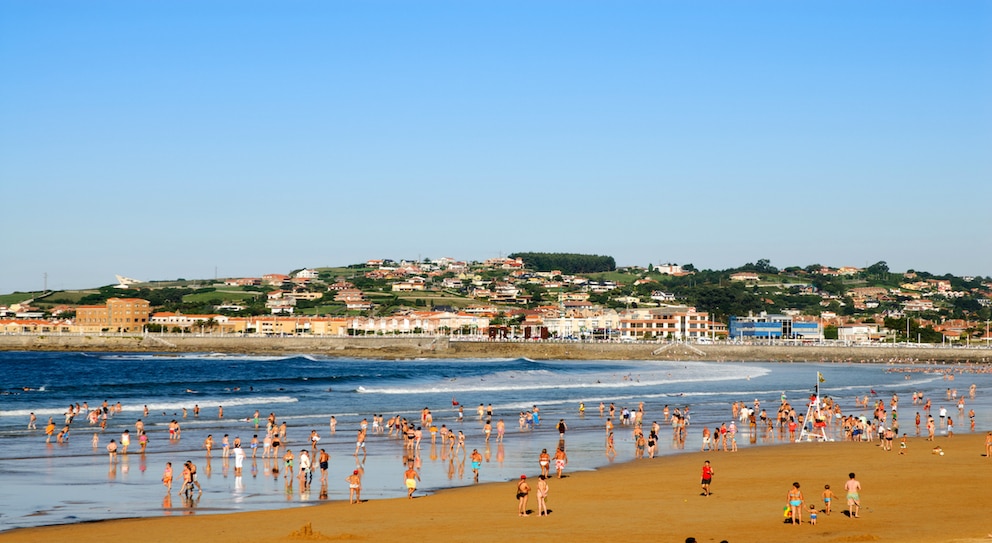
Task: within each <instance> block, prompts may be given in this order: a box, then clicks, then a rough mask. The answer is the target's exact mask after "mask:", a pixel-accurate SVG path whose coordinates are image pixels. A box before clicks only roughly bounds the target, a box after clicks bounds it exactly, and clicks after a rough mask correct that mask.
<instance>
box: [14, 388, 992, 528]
mask: <svg viewBox="0 0 992 543" xmlns="http://www.w3.org/2000/svg"><path fill="white" fill-rule="evenodd" d="M921 371H922V369H921ZM944 375H945V378H946V379H947V380H948V381H953V377H954V373H953V372H946V373H945V374H944ZM975 394H976V387H975V385H971V386H970V387H969V388H968V391H967V393H966V394H961V395H958V392H957V390H956V389H955V388H953V387H948V388H947V391H946V396H945V397H944V398H943V399H940V400H936V399H934V398H928V397H926V395H925V394H924V393H923V392H918V391H914V392H913V393H912V405H913V409H914V410H916V412H915V415H914V416H913V417H911V419H912V420H913V425H914V427H915V428H914V434H915V436H917V437H919V436H921V435H922V432H923V431H925V432H926V439H927V440H928V441H934V440H935V439H937V433H938V430H939V431H941V432H942V434H943V436H944V437H946V438H951V437H952V436H953V432H954V418H955V417H954V416H952V414H951V411H950V410H949V409H948V407H947V406H945V405H944V404H947V405H950V406H954V407H956V409H957V417H956V418H957V419H958V420H959V421H963V420H964V417H965V416H966V414H967V416H968V418H969V421H970V428H971V430H972V431H974V429H975V413H974V410H973V409H971V410H967V413H966V409H967V407H968V406H967V401H970V400H974V398H975ZM886 400H887V401H886ZM899 401H900V398H899V396H898V395H897V394H891V396H889V397H888V398H882V397H881V396H880V395H879V394H878V393H877V392H876V391H874V390H870V391H869V392H868V393H867V394H865V395H864V396H860V395H859V396H858V397H856V398H855V399H854V406H853V410H854V411H855V412H857V413H858V414H845V413H844V411H843V410H842V408H841V405H840V402H839V401H837V400H836V399H834V398H832V397H829V396H827V397H821V396H819V395H817V394H813V395H811V396H810V397H809V398H808V399H806V398H804V399H803V400H802V401H801V402H799V403H798V404H796V405H794V404H793V402H792V401H790V400H789V399H788V398H787V397H786V394H785V393H782V395H781V397H780V398H779V404H778V406H777V408H775V409H771V408H768V407H765V406H763V405H762V403H761V402H760V401H759V400H758V399H755V400H754V401H753V402H748V401H735V402H733V403H732V404H731V405H729V406H728V413H727V414H728V415H729V418H728V421H727V422H721V423H720V424H719V425H717V424H712V423H711V424H704V425H703V428H702V430H701V446H700V450H701V451H704V452H709V451H712V452H718V451H722V452H731V453H732V452H736V451H737V450H738V442H737V440H738V434H739V433H743V434H745V435H746V438H747V439H748V440H749V442H750V443H752V444H753V443H756V442H757V440H758V439H762V440H763V441H764V440H769V441H770V440H776V439H777V440H779V441H781V442H796V441H800V440H802V439H806V440H813V439H817V440H824V441H826V440H846V441H855V442H861V443H867V444H877V445H878V446H879V447H880V448H881V450H883V451H891V450H894V442H896V440H898V445H899V447H898V449H899V451H900V452H899V454H907V450H908V439H907V434H906V433H905V432H904V433H903V434H902V436H901V438H900V437H899V430H900V424H899V407H900V405H899ZM935 403H936V404H937V416H936V417H934V416H933V414H932V412H933V410H934V406H935ZM797 407H798V408H799V409H798V410H797ZM952 409H953V407H952ZM192 411H193V417H194V418H197V419H200V418H201V410H200V406H199V405H196V406H194V407H193V409H192ZM122 412H123V406H122V405H121V403H120V402H117V403H114V404H111V403H109V401H104V402H102V404H101V405H99V406H98V407H95V408H93V409H90V408H89V405H88V404H87V403H86V402H83V403H82V405H80V404H73V405H70V406H69V409H68V410H67V411H66V414H65V419H64V425H63V427H62V429H61V430H60V431H58V432H57V433H56V428H57V426H56V424H55V421H54V417H51V418H49V420H48V423H47V424H46V426H45V429H44V433H45V436H46V443H51V440H52V438H53V437H54V439H55V442H56V444H58V445H63V446H65V445H67V444H68V441H69V435H70V431H71V428H72V425H73V422H74V421H75V420H77V419H82V420H85V421H87V422H88V423H89V425H90V426H92V427H94V432H93V437H92V448H93V449H94V451H97V450H98V449H99V441H100V436H101V435H102V434H104V433H105V431H106V429H107V427H108V421H110V420H111V419H112V418H113V417H114V416H115V415H116V416H119V415H120V414H121V413H122ZM691 412H692V409H691V406H690V405H681V406H669V405H664V407H663V408H661V409H660V410H659V412H658V414H659V415H660V417H658V420H652V421H651V422H650V423H649V422H648V416H647V411H646V407H645V403H644V402H643V401H642V402H638V403H637V404H636V406H630V407H626V406H618V405H616V403H613V402H610V403H607V402H600V403H599V408H598V417H599V419H600V421H601V423H602V424H603V427H604V428H605V444H604V452H605V455H606V456H607V458H610V459H612V457H615V456H616V455H617V450H616V434H617V433H618V432H624V434H625V435H624V439H623V441H624V442H625V443H628V442H629V443H630V444H631V445H630V446H631V447H632V449H633V451H632V453H633V458H634V459H635V460H641V459H651V458H655V457H656V456H657V455H658V453H659V447H660V445H661V437H660V436H661V431H662V425H663V424H664V425H668V426H670V427H671V431H672V433H671V447H672V448H673V449H683V448H684V447H685V443H686V438H687V434H688V429H689V427H690V421H691ZM475 414H476V419H477V420H476V422H474V423H466V421H465V409H464V406H462V405H461V404H459V403H458V402H457V401H455V400H454V399H453V400H452V407H451V410H450V411H448V410H445V411H444V414H443V417H435V414H434V412H433V411H432V409H431V408H429V407H424V408H423V409H422V410H421V411H420V413H419V416H412V417H410V418H407V417H405V416H403V415H400V414H397V415H393V416H390V417H388V418H387V417H386V415H384V414H372V415H370V416H368V417H365V418H363V419H361V421H360V422H358V423H357V426H358V427H357V429H356V430H355V449H354V452H353V454H352V457H353V459H352V461H353V463H354V469H351V467H350V466H349V470H350V471H351V473H350V474H349V475H348V476H346V477H345V478H344V485H345V486H346V488H347V493H348V499H349V503H354V504H357V503H362V501H363V498H362V493H361V491H362V479H363V477H364V475H365V460H366V458H367V455H368V447H369V446H370V445H369V443H370V439H374V440H376V442H377V443H376V445H375V446H379V444H380V443H382V440H386V442H390V441H392V442H398V443H399V447H400V449H401V450H402V452H403V454H402V464H403V469H402V487H403V488H405V490H406V496H407V497H408V498H411V499H412V498H414V497H415V495H416V493H417V490H418V485H419V483H420V482H421V481H422V470H423V469H424V460H423V451H424V448H425V447H424V445H425V443H424V442H425V431H426V433H427V434H429V436H430V440H429V441H430V445H429V451H430V452H429V457H430V460H431V461H436V460H437V459H438V458H440V460H441V461H442V463H443V465H445V466H446V467H447V476H448V478H449V479H453V478H454V477H455V476H457V477H458V478H459V479H460V478H462V477H463V476H464V473H465V464H466V460H468V462H469V465H470V466H471V473H472V479H473V481H474V482H476V483H477V482H479V479H480V471H481V470H482V468H483V465H484V463H488V462H490V461H492V460H493V458H492V452H491V448H490V443H491V442H492V443H495V444H496V446H497V453H496V459H495V460H496V461H497V462H502V459H503V457H504V456H505V451H504V438H505V435H506V422H505V418H504V417H502V416H500V415H499V414H498V413H496V412H495V410H494V408H493V406H492V404H489V405H488V406H487V405H485V404H483V403H480V404H479V406H478V408H477V409H476V412H475ZM188 415H189V413H188V411H187V409H182V415H181V416H180V415H179V414H178V413H176V414H174V415H173V416H174V418H172V419H171V420H170V422H169V423H168V439H169V440H170V441H171V442H178V441H179V440H180V439H181V438H182V428H181V423H180V421H184V420H185V419H186V418H187V417H188ZM541 415H542V412H541V409H540V407H539V406H538V405H536V404H535V405H533V407H532V408H531V409H527V410H525V411H520V412H519V413H518V431H519V432H542V433H547V434H548V435H549V436H553V435H554V432H556V433H557V434H558V435H557V444H556V446H554V447H546V448H545V447H542V449H541V451H540V453H536V463H537V465H536V466H535V468H536V469H539V475H538V476H537V482H536V483H534V487H533V488H532V487H531V480H532V479H528V476H527V474H523V475H521V477H520V479H519V480H518V481H516V483H515V484H516V485H517V492H516V496H517V503H518V514H519V515H520V516H529V515H530V514H532V511H531V510H530V509H528V507H529V506H530V505H529V497H530V494H531V492H535V494H536V498H537V514H538V515H539V516H546V515H549V514H550V513H551V510H550V509H549V508H548V497H549V493H550V484H549V483H550V481H551V479H552V478H555V477H556V478H557V479H562V478H564V477H565V476H566V475H565V469H566V467H567V465H568V461H569V458H568V454H567V453H566V447H565V438H566V434H568V433H569V424H568V422H567V421H566V418H565V417H561V418H559V419H558V422H557V423H556V424H554V425H553V426H551V425H542V420H541ZM162 416H163V417H165V418H169V415H167V414H166V413H162ZM592 416H593V417H594V416H595V414H593V415H592ZM149 417H150V413H149V410H148V408H147V406H146V407H144V409H143V417H142V418H139V419H137V420H136V422H135V423H134V425H133V429H134V431H133V433H132V431H131V428H125V429H124V430H123V431H122V432H121V434H120V436H119V440H118V439H117V438H116V437H115V438H113V439H110V441H109V443H107V445H106V446H105V450H106V454H107V455H108V457H109V463H110V469H111V470H112V471H113V470H116V466H117V464H118V462H119V458H120V456H121V455H128V454H134V453H135V452H136V453H137V454H139V455H144V454H145V453H146V451H147V448H148V444H149V443H148V434H147V432H146V428H145V423H144V422H143V421H144V420H146V419H148V418H149ZM223 417H224V411H223V407H222V406H218V410H217V419H218V420H222V419H223ZM575 417H576V419H577V420H579V421H584V420H585V419H586V417H587V413H586V407H585V403H580V404H579V406H578V412H577V413H576V414H575ZM441 418H443V419H446V420H445V421H444V422H441V420H440V419H441ZM200 420H202V419H200ZM738 423H739V424H740V425H741V426H740V429H739V428H738ZM237 424H244V425H245V428H246V429H248V430H249V431H251V428H252V426H253V429H254V432H253V435H252V437H251V439H250V440H248V441H247V442H243V441H242V439H241V438H240V437H239V436H238V435H234V436H232V435H231V434H230V433H225V434H223V435H222V436H221V437H220V438H219V439H215V438H214V434H213V433H208V434H207V436H206V437H205V439H204V440H203V442H202V449H203V454H204V458H203V460H204V461H205V464H204V468H205V471H206V473H207V474H208V477H209V474H210V472H211V470H212V464H211V461H212V458H213V455H214V452H215V449H219V451H220V452H219V454H220V456H221V461H222V466H223V468H224V470H225V473H226V470H227V469H228V466H229V462H230V460H231V459H232V457H233V467H234V474H235V477H240V476H241V475H242V472H243V468H244V464H245V463H246V462H250V466H251V470H252V475H253V476H257V470H258V468H257V459H258V457H261V458H260V459H261V462H262V476H263V477H265V476H268V477H271V478H273V479H274V480H279V479H280V478H281V479H282V480H283V481H284V485H285V490H286V493H287V495H291V494H293V493H294V486H295V485H298V486H296V488H297V489H298V491H299V492H300V494H301V498H303V497H306V499H309V493H310V492H311V486H312V484H313V480H314V477H315V473H314V472H315V471H316V472H318V474H317V475H318V477H317V480H318V483H317V484H318V486H319V491H318V496H319V499H328V496H329V481H328V479H329V477H328V472H329V470H330V462H331V456H330V454H329V453H328V452H327V450H326V447H321V446H320V444H321V441H322V439H323V438H322V436H321V435H320V430H318V429H316V428H310V429H309V432H308V433H304V435H305V436H306V437H305V438H302V439H300V441H301V442H302V446H299V447H298V448H295V449H294V448H291V447H290V446H289V436H288V427H287V423H286V422H285V421H282V422H279V421H278V420H277V417H276V415H275V413H274V412H271V413H269V414H268V416H267V417H265V418H264V420H263V419H262V417H261V415H260V412H259V410H257V409H256V410H255V411H254V413H253V415H252V416H250V417H246V418H244V419H239V420H238V421H237ZM263 424H264V429H263V428H262V426H263ZM449 424H450V426H449ZM584 426H588V424H587V423H584ZM28 429H29V430H36V429H37V417H36V416H35V415H34V413H31V415H30V419H29V422H28ZM328 431H329V435H331V436H335V435H336V434H337V431H338V429H337V420H336V418H335V417H334V416H331V417H330V420H329V424H328ZM466 432H468V434H466ZM259 436H261V438H260V437H259ZM132 438H134V439H136V440H137V442H138V449H137V451H134V450H133V447H132V443H131V441H132ZM551 440H552V438H550V437H549V441H551ZM390 446H391V445H390ZM246 449H249V451H247V452H246ZM259 449H261V451H259ZM480 449H482V450H483V451H484V453H483V452H482V451H480ZM549 450H551V451H554V452H553V453H552V452H549ZM469 451H471V452H469ZM935 454H936V453H935ZM986 455H987V456H990V457H992V432H990V433H989V434H988V438H987V440H986ZM172 465H173V464H172V462H171V461H169V462H166V463H165V467H164V471H163V475H162V479H161V480H162V484H163V485H164V487H165V488H166V498H165V499H164V500H163V507H165V508H171V495H172V490H173V479H174V474H173V467H172ZM714 473H715V470H714V466H713V465H712V464H711V463H710V461H709V460H707V461H706V462H705V463H704V466H703V470H702V477H701V483H700V484H701V490H702V492H701V495H702V496H709V495H711V493H712V487H711V485H712V480H713V475H714ZM178 477H179V480H180V481H181V484H179V485H178V491H177V494H178V495H179V496H180V497H181V498H182V499H183V503H184V505H186V506H188V507H191V508H192V507H194V506H195V505H196V504H197V503H198V501H199V499H200V496H201V495H202V492H203V489H202V486H201V484H200V481H199V478H198V467H197V465H196V463H194V461H193V460H192V459H188V460H186V461H184V462H183V463H182V469H181V471H180V474H179V476H178ZM844 489H845V491H846V492H847V494H846V498H847V504H848V513H847V514H848V515H849V516H850V517H851V518H857V517H858V515H859V511H860V507H861V503H860V494H859V493H860V483H859V482H858V481H857V480H856V479H855V477H854V474H853V473H851V474H850V478H849V480H848V481H847V482H846V483H845V485H844ZM787 497H788V500H787V501H788V503H789V505H788V507H787V508H786V511H785V514H786V519H787V521H788V522H790V523H792V524H796V525H799V524H802V523H803V516H804V515H803V511H804V509H805V510H807V516H808V520H809V523H810V524H813V525H815V524H816V521H817V516H818V513H823V514H824V515H830V514H831V507H832V504H833V500H834V499H835V496H834V495H833V493H832V491H831V490H830V485H825V487H824V490H823V493H822V499H823V504H824V507H823V509H821V510H819V511H818V510H817V508H816V507H815V505H813V504H808V503H807V502H806V499H805V497H804V496H803V494H802V491H801V488H800V484H799V483H798V482H796V483H794V484H793V485H792V487H791V488H790V490H789V492H788V496H787Z"/></svg>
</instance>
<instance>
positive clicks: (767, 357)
mask: <svg viewBox="0 0 992 543" xmlns="http://www.w3.org/2000/svg"><path fill="white" fill-rule="evenodd" d="M0 351H43V352H77V351H81V352H136V353H155V354H161V355H163V356H168V355H169V354H183V353H214V352H216V353H228V354H264V355H287V356H289V355H306V354H311V355H312V354H316V355H322V356H328V357H334V358H360V359H384V360H402V359H413V358H438V359H445V358H489V359H492V358H503V359H516V358H528V359H532V360H668V361H690V360H700V361H712V362H847V363H859V362H864V363H889V362H893V363H894V362H898V363H904V364H906V363H910V364H911V363H979V364H987V363H992V349H989V348H984V347H974V348H964V347H906V346H899V345H897V346H892V345H888V344H886V345H878V346H819V345H812V346H805V345H796V346H786V345H737V344H712V345H691V346H690V345H684V344H666V343H644V344H640V343H577V342H576V343H557V342H527V341H520V342H489V341H479V342H475V341H450V340H449V338H448V337H445V336H441V337H389V336H381V337H379V336H376V337H348V338H323V337H312V338H310V337H220V336H188V335H187V336H182V335H180V336H171V335H166V336H159V335H146V336H140V335H138V336H118V335H114V336H111V335H104V336H101V335H71V336H68V335H0Z"/></svg>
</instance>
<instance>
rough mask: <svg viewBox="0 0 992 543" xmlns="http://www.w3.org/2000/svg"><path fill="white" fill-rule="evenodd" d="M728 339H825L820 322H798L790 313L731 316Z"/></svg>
mask: <svg viewBox="0 0 992 543" xmlns="http://www.w3.org/2000/svg"><path fill="white" fill-rule="evenodd" d="M728 332H729V334H728V339H730V340H735V339H799V340H812V341H819V340H822V339H823V331H822V330H821V329H820V323H817V322H797V321H794V320H793V319H792V317H791V316H789V315H769V314H767V313H761V314H760V315H748V316H747V317H734V316H731V317H730V324H729V326H728Z"/></svg>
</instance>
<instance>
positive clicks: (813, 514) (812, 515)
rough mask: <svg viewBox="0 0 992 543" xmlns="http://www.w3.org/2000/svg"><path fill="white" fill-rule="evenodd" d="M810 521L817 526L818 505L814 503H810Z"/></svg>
mask: <svg viewBox="0 0 992 543" xmlns="http://www.w3.org/2000/svg"><path fill="white" fill-rule="evenodd" d="M809 523H810V525H812V526H816V506H815V505H813V504H809Z"/></svg>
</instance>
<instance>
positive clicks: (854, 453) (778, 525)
mask: <svg viewBox="0 0 992 543" xmlns="http://www.w3.org/2000/svg"><path fill="white" fill-rule="evenodd" d="M936 444H939V445H940V446H941V447H942V448H943V449H944V451H945V455H944V456H935V455H933V454H931V448H932V446H933V445H934V443H930V442H927V441H925V439H923V438H911V439H910V441H909V448H908V454H906V455H905V456H900V455H899V454H898V450H894V451H892V452H885V451H882V450H881V449H880V448H879V447H877V446H876V445H874V444H866V443H802V444H788V445H779V446H767V447H752V448H748V449H745V450H742V451H740V452H737V453H725V452H719V453H714V452H707V453H689V454H681V455H676V456H674V457H672V456H669V457H661V458H657V459H654V460H642V461H637V462H634V463H628V464H622V465H615V466H610V467H607V468H604V469H601V470H599V471H596V472H588V473H576V474H572V475H571V476H569V477H567V478H565V479H562V480H557V479H553V480H551V491H550V497H549V500H548V503H549V508H550V509H551V510H552V514H551V515H550V516H549V517H544V518H542V517H539V516H537V515H532V516H530V517H528V518H519V517H518V516H517V514H516V501H515V499H514V493H515V489H516V481H509V482H505V483H493V484H486V485H479V486H474V487H470V488H460V489H451V490H445V491H442V492H439V493H437V494H435V495H432V496H427V497H420V498H416V499H414V500H407V499H390V500H375V499H372V500H370V501H367V502H365V503H363V504H360V505H348V504H347V503H342V502H334V503H328V504H324V505H320V506H315V507H306V508H296V509H287V510H279V511H263V512H253V513H237V514H225V515H193V516H182V515H179V516H173V517H160V518H149V519H134V520H114V521H105V522H97V523H90V524H83V525H74V526H54V527H46V528H34V529H27V530H17V531H13V532H6V533H0V542H5V543H6V542H22V541H73V542H81V543H85V542H94V543H96V542H99V543H106V542H108V541H121V540H134V541H140V542H142V543H156V542H159V541H161V542H170V543H174V542H176V541H189V542H196V541H209V542H211V543H228V542H231V543H234V542H244V541H395V540H401V539H402V540H407V541H419V540H427V539H431V540H434V541H481V542H486V541H493V542H497V541H499V542H502V541H563V540H568V541H570V542H583V541H596V542H602V541H636V540H644V541H671V542H682V541H684V540H685V538H686V537H687V536H693V537H695V538H696V539H697V540H698V541H699V542H701V543H702V542H719V541H721V540H724V539H726V540H727V541H729V542H730V543H741V542H763V543H764V542H779V541H781V542H796V541H817V542H820V541H827V542H834V541H836V542H861V541H898V542H926V543H934V542H964V541H992V539H990V537H989V534H990V533H992V515H990V514H989V511H990V509H989V507H990V506H992V497H990V496H989V484H990V483H992V477H990V474H992V460H990V459H988V458H986V457H985V456H984V450H985V445H984V433H980V434H970V435H957V436H954V437H953V438H946V437H941V438H938V440H937V442H936ZM704 459H709V460H710V461H711V462H712V464H713V467H714V470H715V475H714V478H713V486H712V491H713V495H712V496H709V497H703V496H700V488H699V472H700V467H701V465H702V462H703V460H704ZM535 464H536V462H535ZM483 469H485V466H483ZM850 471H854V472H856V473H857V478H858V479H859V480H860V481H861V483H862V486H863V492H862V505H863V509H862V513H861V518H857V519H851V518H848V517H847V516H846V515H845V514H844V512H845V509H846V506H845V503H846V502H845V500H844V491H843V485H844V483H845V481H847V474H848V472H850ZM528 476H531V477H533V474H532V473H528ZM793 481H798V482H799V483H800V484H801V485H802V490H803V492H804V493H805V497H806V499H807V507H808V504H809V503H815V504H816V505H817V507H818V508H822V505H823V502H822V499H821V498H820V495H821V492H822V490H823V485H824V484H830V485H831V488H833V489H834V491H835V492H836V494H837V495H838V496H839V498H838V500H837V501H836V502H835V504H836V505H835V510H834V513H833V514H832V515H830V516H826V515H824V514H822V513H821V514H820V518H819V520H818V524H817V525H816V526H810V525H808V524H803V525H802V526H798V527H797V526H792V525H787V524H783V520H784V519H783V516H782V509H783V507H784V505H785V501H786V493H787V492H788V490H789V488H790V486H791V484H792V482H793ZM533 482H535V483H536V480H535V481H533ZM397 484H398V485H399V484H401V482H400V481H397ZM342 485H343V483H342ZM177 503H178V500H177ZM204 505H205V504H204ZM530 508H531V509H536V500H534V498H533V496H532V498H531V504H530ZM805 519H806V517H804V520H805Z"/></svg>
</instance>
